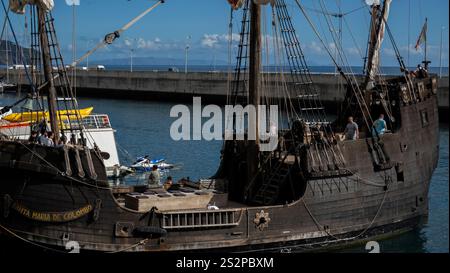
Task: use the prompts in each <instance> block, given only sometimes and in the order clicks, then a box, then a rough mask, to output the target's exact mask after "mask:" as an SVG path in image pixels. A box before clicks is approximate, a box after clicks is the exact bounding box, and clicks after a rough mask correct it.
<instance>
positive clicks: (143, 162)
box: [131, 156, 174, 172]
mask: <svg viewBox="0 0 450 273" xmlns="http://www.w3.org/2000/svg"><path fill="white" fill-rule="evenodd" d="M165 161H166V160H165V159H164V158H161V159H153V160H152V159H150V157H149V156H144V157H138V158H137V160H136V162H134V163H133V165H131V168H132V169H134V170H135V171H139V172H150V171H151V170H152V168H153V166H155V165H156V166H158V169H159V170H169V169H172V168H173V167H174V165H172V164H169V163H166V162H165Z"/></svg>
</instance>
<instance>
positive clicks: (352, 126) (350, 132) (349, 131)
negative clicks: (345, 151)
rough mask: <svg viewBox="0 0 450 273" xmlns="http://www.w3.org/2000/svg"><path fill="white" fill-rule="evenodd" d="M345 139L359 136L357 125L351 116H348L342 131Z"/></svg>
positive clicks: (354, 138) (355, 138) (353, 138)
mask: <svg viewBox="0 0 450 273" xmlns="http://www.w3.org/2000/svg"><path fill="white" fill-rule="evenodd" d="M344 135H345V140H357V139H358V138H359V127H358V124H357V123H356V122H354V121H353V117H349V118H348V123H347V127H345V131H344Z"/></svg>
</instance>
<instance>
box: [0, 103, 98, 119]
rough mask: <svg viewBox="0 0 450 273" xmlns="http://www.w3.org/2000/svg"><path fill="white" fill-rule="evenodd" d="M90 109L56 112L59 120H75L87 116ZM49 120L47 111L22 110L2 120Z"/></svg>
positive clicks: (91, 109) (92, 109)
mask: <svg viewBox="0 0 450 273" xmlns="http://www.w3.org/2000/svg"><path fill="white" fill-rule="evenodd" d="M92 111H94V107H88V108H84V109H80V110H60V111H58V112H57V116H58V118H60V119H61V120H63V121H65V120H68V119H70V120H76V119H77V118H82V119H83V118H85V117H87V116H89V115H90V114H91V113H92ZM44 118H45V119H46V120H49V113H48V111H46V112H43V111H39V112H22V113H13V114H11V115H8V116H6V117H4V118H3V120H6V121H9V122H39V121H42V120H43V119H44Z"/></svg>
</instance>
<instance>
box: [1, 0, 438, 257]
mask: <svg viewBox="0 0 450 273" xmlns="http://www.w3.org/2000/svg"><path fill="white" fill-rule="evenodd" d="M44 2H46V1H44ZM229 2H230V3H231V4H232V5H233V9H235V11H234V14H236V13H237V12H239V13H240V14H242V16H243V17H242V26H241V33H240V43H239V46H238V47H237V48H238V51H239V56H238V60H237V66H236V70H235V73H234V79H232V80H230V96H229V103H231V104H233V105H238V104H239V103H242V104H244V105H254V106H258V105H262V104H265V103H266V102H271V103H276V104H278V105H279V106H280V109H282V110H283V111H284V112H285V113H287V114H286V115H285V117H287V121H286V122H285V123H284V125H285V126H284V127H285V128H281V126H280V128H278V129H279V144H278V147H277V149H276V150H274V151H269V152H266V151H263V150H262V149H261V148H260V147H261V143H262V142H260V141H258V140H256V141H255V140H253V141H251V140H228V141H225V142H224V145H223V150H222V154H221V158H222V162H221V165H220V168H219V171H218V172H217V174H216V175H215V177H213V178H212V179H211V181H210V183H209V185H206V186H205V187H201V185H200V184H192V183H189V182H187V183H185V185H186V186H184V187H182V188H180V189H178V190H177V191H169V192H165V191H162V190H151V189H149V190H148V189H142V190H141V192H133V193H126V191H124V192H125V195H124V197H123V198H124V199H125V201H124V202H119V201H120V200H119V199H118V198H117V193H118V192H119V191H120V189H117V188H111V187H110V186H109V183H108V181H107V178H106V173H105V167H104V163H103V161H104V157H105V154H104V153H102V152H101V151H100V150H99V149H98V148H94V149H89V148H87V146H86V141H85V139H86V136H85V135H84V134H83V131H84V129H83V126H80V123H77V122H73V119H62V118H61V117H58V116H56V115H55V113H57V110H58V109H59V108H58V107H59V105H57V103H56V99H55V98H56V97H57V94H58V95H59V96H60V95H61V94H65V95H66V96H67V97H72V95H73V94H71V88H70V84H69V81H68V80H67V78H66V77H65V68H64V66H63V65H62V63H61V61H62V59H61V58H60V57H59V53H58V52H59V50H58V43H57V39H56V34H55V30H54V25H53V23H54V20H53V18H52V16H51V11H50V10H48V9H46V8H45V5H43V4H42V3H43V2H42V3H41V1H35V3H37V4H33V5H30V7H29V8H30V10H31V11H30V12H31V14H32V16H31V20H32V22H34V25H33V27H34V31H33V35H34V36H33V37H34V38H35V39H34V40H33V41H35V42H36V44H38V45H39V52H41V55H40V56H39V58H38V60H36V61H37V63H36V64H37V65H39V67H41V68H42V71H43V72H45V73H44V75H45V78H44V83H43V85H40V86H38V87H37V88H35V89H34V90H35V92H36V94H35V95H37V96H38V97H40V95H41V94H45V95H46V97H47V98H48V101H46V102H44V101H43V102H44V103H47V104H48V106H49V110H50V116H51V118H50V124H51V130H52V131H53V132H55V133H56V136H57V138H58V137H60V136H62V135H66V136H67V135H68V136H69V137H68V139H69V141H68V142H67V143H65V144H64V145H62V146H60V147H44V146H41V145H38V144H34V143H30V142H27V141H22V140H16V139H14V138H12V137H8V138H6V137H3V138H2V139H1V140H0V174H1V178H0V179H1V183H0V197H1V202H0V212H1V214H0V229H1V230H2V233H3V235H4V236H10V237H13V238H18V239H20V240H23V241H26V242H28V243H30V244H33V245H34V246H41V247H46V248H52V249H59V250H61V249H65V248H66V247H67V246H68V245H70V246H74V244H75V245H77V246H79V248H80V250H81V251H94V252H97V251H98V252H174V251H176V252H182V251H189V252H195V251H200V252H201V251H209V252H211V251H222V252H246V251H255V252H256V251H280V250H283V249H289V250H291V251H309V250H315V249H319V248H324V247H331V246H337V247H341V246H343V245H345V244H349V243H355V242H362V241H365V240H368V239H371V238H374V237H377V236H385V235H390V234H393V233H397V232H402V231H407V230H410V229H412V228H414V227H416V226H417V225H419V224H420V223H421V222H422V221H423V219H426V216H427V214H428V190H429V185H430V179H431V176H432V173H433V170H434V169H435V168H436V164H437V160H438V151H439V146H438V143H439V142H438V138H439V136H438V126H439V124H438V112H437V111H438V110H437V109H438V107H437V98H436V91H437V81H436V78H435V77H432V76H428V75H422V76H414V74H413V73H409V72H408V71H407V69H406V68H405V67H404V65H403V64H402V61H401V58H399V60H400V63H401V67H402V71H403V72H404V75H403V76H401V77H396V78H389V79H384V78H382V77H381V76H379V75H378V74H377V61H378V58H379V54H380V51H379V49H380V46H381V41H382V37H383V36H384V33H386V31H387V32H389V33H390V31H389V29H388V26H387V15H388V13H389V5H390V2H391V1H390V0H385V1H384V2H383V3H381V4H374V5H372V6H371V12H372V27H371V35H370V36H371V38H370V43H369V44H370V46H369V50H368V61H367V65H366V68H367V77H366V80H365V81H364V82H358V81H356V79H355V77H354V76H353V74H349V73H346V72H345V68H344V67H338V69H339V71H340V73H341V76H342V78H343V79H345V81H346V82H347V90H348V91H347V98H346V101H345V103H344V105H343V108H342V111H341V115H340V117H339V118H338V119H337V120H336V121H335V122H329V121H327V118H326V113H325V109H324V108H323V107H322V105H321V103H320V98H319V93H318V91H317V88H316V87H315V86H314V83H313V82H312V77H311V75H310V73H309V70H308V67H307V65H306V60H305V56H304V54H303V51H302V48H301V45H300V41H299V38H298V36H297V33H296V32H295V30H294V27H293V24H292V22H291V17H290V14H289V12H288V9H287V6H286V3H285V0H273V1H252V0H244V1H238V0H230V1H229ZM268 2H270V4H271V11H272V22H271V24H272V27H273V31H274V33H275V34H277V36H276V38H275V40H276V44H277V45H278V46H279V48H277V50H276V51H277V52H279V53H280V56H281V55H283V56H284V58H285V59H284V60H287V64H288V65H289V67H290V68H289V70H290V71H289V72H290V73H289V74H288V73H279V74H278V75H279V77H280V80H281V82H283V84H273V83H270V82H269V81H268V80H267V74H266V73H262V72H263V66H262V60H263V58H262V52H263V50H262V48H263V47H262V44H263V38H262V36H263V35H262V32H263V28H262V26H261V25H262V24H261V20H262V19H261V18H262V17H263V16H262V9H266V8H267V9H269V7H267V6H265V5H266V4H268ZM297 3H298V2H297ZM236 10H238V11H236ZM281 53H284V54H281ZM54 66H55V67H58V68H59V69H58V70H57V71H55V70H54V69H52V67H54ZM283 69H284V68H283ZM277 82H279V81H277ZM39 87H40V88H39ZM274 90H277V91H278V92H280V94H285V95H283V96H281V97H282V98H281V99H280V98H278V99H276V100H274V99H272V98H273V97H274V96H272V92H275V91H274ZM287 94H289V95H287ZM67 102H70V100H67ZM71 107H76V105H71ZM2 111H3V110H2ZM380 113H383V114H385V116H386V119H387V124H388V129H389V131H386V132H385V133H384V134H382V135H381V134H378V133H376V132H375V131H374V130H373V125H374V120H375V119H376V118H378V115H379V114H380ZM350 115H351V116H353V117H354V118H355V120H356V121H358V122H359V123H360V138H359V139H356V140H348V141H343V140H342V139H341V136H342V133H343V131H344V128H345V125H346V119H347V118H348V116H350ZM64 120H69V121H72V122H70V124H67V123H63V122H62V121H64ZM204 184H205V183H203V185H204ZM189 185H191V187H189ZM196 185H197V186H196ZM134 190H135V191H136V190H138V189H134ZM122 201H123V200H122ZM213 205H214V206H213Z"/></svg>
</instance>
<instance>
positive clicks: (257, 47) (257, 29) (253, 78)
mask: <svg viewBox="0 0 450 273" xmlns="http://www.w3.org/2000/svg"><path fill="white" fill-rule="evenodd" d="M248 1H251V8H250V10H251V22H250V56H249V58H250V68H249V103H250V105H253V106H254V107H255V109H256V115H255V119H254V120H252V118H250V119H249V127H250V128H255V129H256V130H255V132H256V138H255V140H249V141H248V147H247V148H248V149H247V166H248V176H249V177H252V176H253V175H254V174H255V173H256V171H257V169H258V162H259V160H258V159H259V156H258V155H259V124H258V120H259V113H258V106H259V105H260V103H261V94H260V90H261V54H262V52H261V5H259V4H257V3H255V2H254V1H253V0H248Z"/></svg>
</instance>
